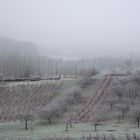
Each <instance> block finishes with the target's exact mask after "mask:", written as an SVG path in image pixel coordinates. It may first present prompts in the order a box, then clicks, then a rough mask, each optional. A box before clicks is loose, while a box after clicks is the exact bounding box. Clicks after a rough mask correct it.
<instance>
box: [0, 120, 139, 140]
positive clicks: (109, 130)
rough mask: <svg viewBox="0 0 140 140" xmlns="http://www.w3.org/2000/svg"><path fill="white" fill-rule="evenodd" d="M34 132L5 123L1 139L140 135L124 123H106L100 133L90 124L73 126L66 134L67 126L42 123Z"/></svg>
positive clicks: (137, 129)
mask: <svg viewBox="0 0 140 140" xmlns="http://www.w3.org/2000/svg"><path fill="white" fill-rule="evenodd" d="M34 125H35V126H34V127H33V130H31V129H29V130H28V131H25V130H24V129H23V127H22V126H21V125H20V123H18V122H17V123H3V124H0V139H2V138H3V139H4V140H9V138H13V139H14V140H16V139H18V138H19V137H20V138H26V139H27V140H28V139H31V140H39V139H43V138H45V137H53V138H54V137H67V136H70V137H72V138H80V137H82V136H83V135H85V136H88V135H90V134H91V135H93V136H94V135H95V136H96V135H97V134H100V135H102V134H106V135H108V136H109V135H110V134H113V135H114V136H115V137H116V138H119V137H120V138H123V137H125V136H126V134H127V133H128V134H131V135H132V134H133V132H135V133H136V134H138V135H140V129H139V128H137V127H136V126H135V125H134V124H132V123H128V122H122V123H120V124H117V123H116V121H111V122H105V123H102V124H101V125H99V126H98V131H97V132H95V131H94V127H93V126H92V125H91V124H89V123H80V124H73V127H72V128H69V131H68V132H65V125H64V124H63V123H52V124H51V125H49V124H48V123H45V122H42V124H34Z"/></svg>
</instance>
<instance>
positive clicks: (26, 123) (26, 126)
mask: <svg viewBox="0 0 140 140" xmlns="http://www.w3.org/2000/svg"><path fill="white" fill-rule="evenodd" d="M25 130H28V121H27V119H25Z"/></svg>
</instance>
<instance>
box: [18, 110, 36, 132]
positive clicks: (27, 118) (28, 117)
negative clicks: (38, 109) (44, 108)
mask: <svg viewBox="0 0 140 140" xmlns="http://www.w3.org/2000/svg"><path fill="white" fill-rule="evenodd" d="M16 118H17V119H19V120H20V121H22V120H23V121H24V124H25V130H28V122H29V121H32V120H33V118H34V117H33V114H31V113H25V114H21V115H17V116H16Z"/></svg>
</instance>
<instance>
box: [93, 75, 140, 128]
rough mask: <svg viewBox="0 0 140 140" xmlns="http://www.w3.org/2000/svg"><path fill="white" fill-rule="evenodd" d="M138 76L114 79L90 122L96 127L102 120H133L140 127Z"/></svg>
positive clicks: (139, 87)
mask: <svg viewBox="0 0 140 140" xmlns="http://www.w3.org/2000/svg"><path fill="white" fill-rule="evenodd" d="M138 77H140V76H139V75H137V76H134V77H133V78H132V79H130V78H122V79H115V80H114V81H113V83H112V85H111V87H110V88H109V89H108V91H107V92H108V95H107V96H106V97H105V100H104V101H103V103H102V105H101V107H100V108H99V109H98V112H97V113H96V116H93V119H92V120H91V121H92V123H93V125H94V126H95V130H96V127H97V126H98V125H99V123H100V121H102V120H112V119H117V120H118V123H120V122H121V120H126V121H127V120H130V119H131V120H134V121H135V122H136V124H137V126H138V127H140V102H139V100H140V92H139V91H140V86H139V84H140V83H139V80H138Z"/></svg>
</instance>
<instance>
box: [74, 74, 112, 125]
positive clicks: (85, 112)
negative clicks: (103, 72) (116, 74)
mask: <svg viewBox="0 0 140 140" xmlns="http://www.w3.org/2000/svg"><path fill="white" fill-rule="evenodd" d="M111 83H112V77H111V76H109V77H108V76H106V77H105V78H104V79H103V81H102V83H101V85H100V87H99V89H98V90H97V92H96V94H95V95H94V96H93V97H90V98H89V100H88V101H87V103H86V104H85V105H84V106H83V107H82V110H81V111H80V112H79V113H78V114H77V116H76V118H75V119H74V122H76V123H86V122H88V121H89V120H90V119H91V117H92V116H93V115H94V114H96V111H97V110H98V108H99V106H100V105H101V103H102V101H103V100H104V98H105V97H106V96H107V94H108V92H107V89H108V87H109V86H110V85H111Z"/></svg>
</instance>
